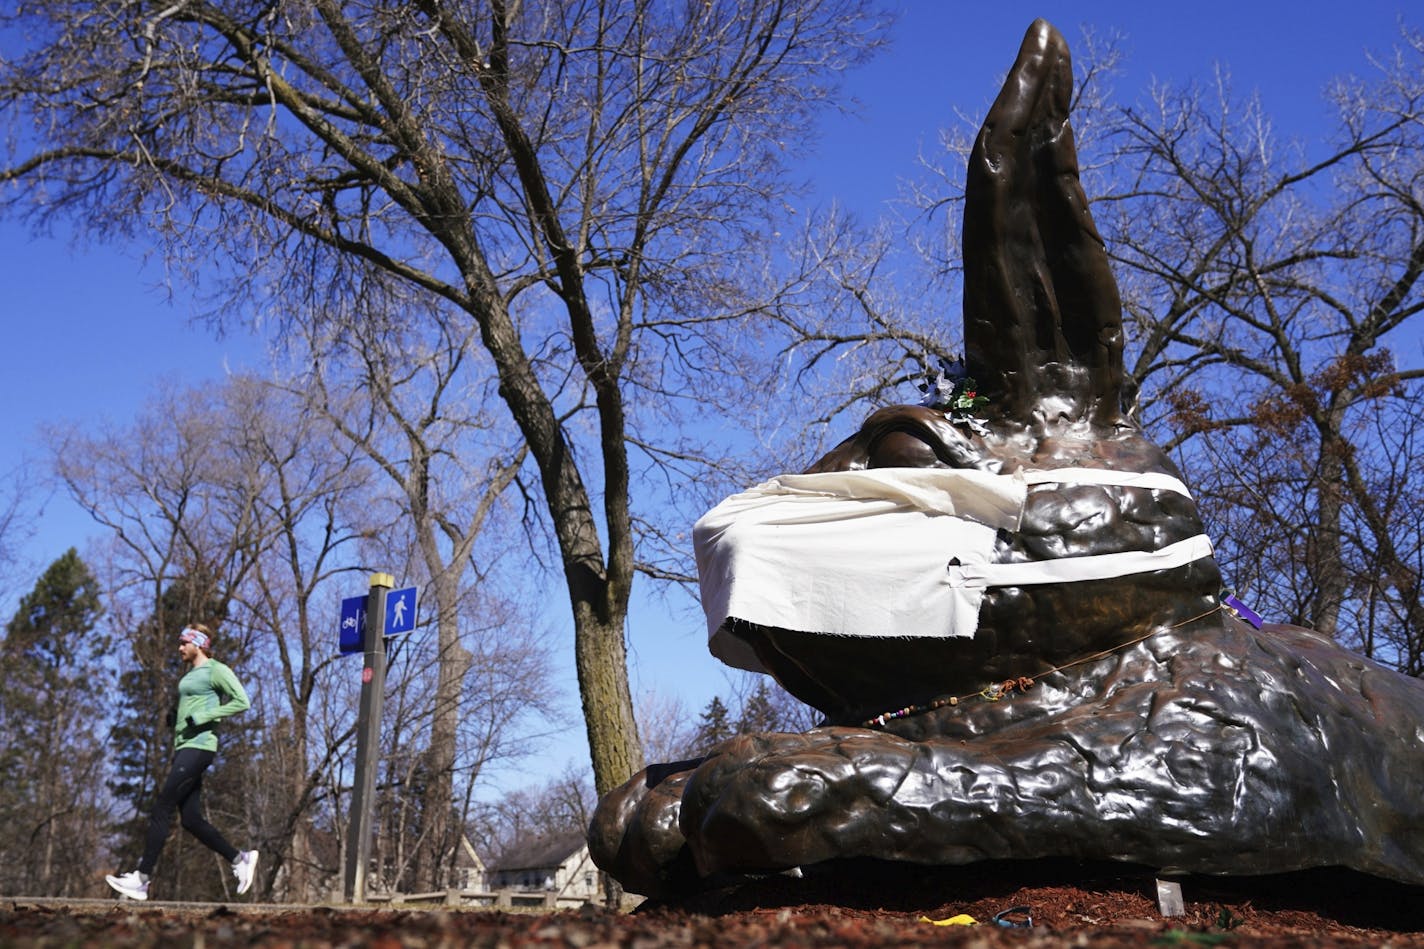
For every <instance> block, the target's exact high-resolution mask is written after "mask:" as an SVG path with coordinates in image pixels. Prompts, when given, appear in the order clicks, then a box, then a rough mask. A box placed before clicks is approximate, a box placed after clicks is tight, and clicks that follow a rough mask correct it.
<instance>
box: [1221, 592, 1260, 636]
mask: <svg viewBox="0 0 1424 949" xmlns="http://www.w3.org/2000/svg"><path fill="white" fill-rule="evenodd" d="M1221 602H1222V603H1223V604H1224V605H1225V606H1226V608H1227V609H1229V610H1231V612H1233V613H1235V614H1236V615H1237V616H1239V617H1241V618H1242V619H1244V620H1245V621H1246V622H1248V623H1250V624H1251V625H1252V626H1254V627H1256V628H1257V629H1260V628H1261V614H1259V613H1257V612H1256V611H1255V610H1253V609H1251V607H1249V606H1247V605H1246V604H1245V603H1242V602H1241V601H1240V600H1238V599H1236V594H1234V593H1228V594H1226V595H1225V596H1223V597H1222V598H1221Z"/></svg>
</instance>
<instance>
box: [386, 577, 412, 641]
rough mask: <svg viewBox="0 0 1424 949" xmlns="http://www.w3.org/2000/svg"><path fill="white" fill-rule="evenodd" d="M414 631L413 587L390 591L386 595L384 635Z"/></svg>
mask: <svg viewBox="0 0 1424 949" xmlns="http://www.w3.org/2000/svg"><path fill="white" fill-rule="evenodd" d="M413 629H415V587H406V588H405V589H404V590H392V591H391V592H389V593H387V594H386V635H387V636H395V635H396V634H398V633H408V632H410V631H411V630H413Z"/></svg>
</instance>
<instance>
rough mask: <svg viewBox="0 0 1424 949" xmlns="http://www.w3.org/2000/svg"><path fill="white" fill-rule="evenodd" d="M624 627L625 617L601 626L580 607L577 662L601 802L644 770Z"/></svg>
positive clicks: (576, 623) (576, 615)
mask: <svg viewBox="0 0 1424 949" xmlns="http://www.w3.org/2000/svg"><path fill="white" fill-rule="evenodd" d="M623 621H624V617H622V616H619V617H618V618H617V619H616V620H614V621H611V622H608V621H603V622H601V621H599V620H598V618H597V617H595V616H594V615H593V611H592V610H591V609H589V608H588V604H586V603H580V604H577V605H576V607H575V610H574V656H575V661H576V664H577V668H578V680H579V691H580V693H581V694H582V696H583V717H584V723H585V725H586V727H587V729H588V748H589V754H590V756H591V757H592V759H593V775H594V787H595V790H597V792H598V794H599V795H600V796H602V795H604V794H606V793H607V792H609V791H611V790H613V789H614V788H616V787H618V786H619V785H620V784H621V783H622V782H623V781H626V780H627V779H628V778H630V777H632V776H633V775H634V774H636V773H637V772H639V771H641V770H642V768H643V748H642V744H641V742H639V740H638V725H637V723H636V722H635V721H634V719H633V715H632V708H633V698H632V695H631V693H630V692H629V689H628V660H627V649H626V646H625V644H624V640H623ZM619 775H621V776H622V777H619Z"/></svg>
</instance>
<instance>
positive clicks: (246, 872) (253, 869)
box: [232, 850, 257, 896]
mask: <svg viewBox="0 0 1424 949" xmlns="http://www.w3.org/2000/svg"><path fill="white" fill-rule="evenodd" d="M232 872H233V873H235V874H237V895H238V896H241V895H242V894H244V893H246V892H247V891H248V890H250V889H252V881H253V879H255V878H256V876H257V851H256V850H244V851H242V852H241V853H239V854H238V855H237V859H236V860H234V861H233V862H232Z"/></svg>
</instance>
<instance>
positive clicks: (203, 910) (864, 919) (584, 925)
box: [0, 863, 1424, 949]
mask: <svg viewBox="0 0 1424 949" xmlns="http://www.w3.org/2000/svg"><path fill="white" fill-rule="evenodd" d="M1177 882H1179V883H1180V884H1181V886H1182V894H1183V897H1184V902H1185V908H1186V913H1185V915H1182V916H1178V917H1174V918H1170V919H1168V918H1163V917H1162V916H1161V914H1160V912H1159V911H1158V906H1157V902H1156V886H1155V878H1154V876H1153V874H1152V873H1151V872H1150V871H1145V870H1143V871H1138V870H1135V869H1133V868H1123V867H1120V866H1111V867H1102V866H1088V865H1082V864H1025V863H1015V864H1003V865H994V864H978V865H975V866H972V867H966V868H957V869H924V868H918V869H909V868H904V867H896V866H887V865H883V864H861V865H841V866H839V867H837V868H836V871H835V872H834V873H829V872H823V873H819V874H817V873H811V874H808V875H807V876H806V877H805V878H803V879H799V880H797V879H791V878H787V877H773V878H769V879H767V880H763V881H759V882H756V883H751V884H743V885H741V886H738V887H735V888H728V889H724V890H718V891H714V892H709V893H706V894H702V895H701V896H699V897H696V898H694V899H689V900H684V901H681V902H680V903H677V904H669V903H663V904H658V903H653V902H648V903H644V904H643V905H642V906H640V907H639V908H638V909H637V910H636V911H634V912H632V913H614V912H610V911H606V910H602V909H596V908H594V907H585V908H584V909H583V910H579V911H566V912H559V913H551V914H543V915H531V914H519V913H496V912H489V911H473V910H446V909H429V910H423V909H421V910H368V909H347V908H342V907H292V906H244V905H217V906H214V905H197V904H177V903H168V904H161V903H159V904H155V903H148V904H140V903H117V902H108V901H100V900H89V901H76V902H71V903H63V902H61V901H58V900H24V899H15V898H9V899H3V900H0V946H6V947H8V946H26V947H30V946H37V947H38V946H43V947H49V946H54V947H60V946H65V947H67V946H118V947H126V946H175V947H187V946H203V947H215V946H238V945H241V946H248V945H261V946H274V947H334V946H376V947H382V949H392V947H407V946H409V947H445V946H482V947H483V946H489V947H506V946H507V947H511V949H512V947H522V946H573V947H577V949H595V947H605V946H630V947H634V949H655V947H664V946H666V947H700V946H707V947H713V946H715V947H719V949H720V947H723V946H778V947H780V946H787V947H801V946H848V947H871V946H875V947H879V946H924V945H945V946H965V947H976V949H977V947H986V949H987V947H1001V946H1013V947H1026V949H1035V947H1046V946H1093V947H1098V946H1103V947H1129V946H1130V947H1138V946H1185V947H1192V946H1216V945H1221V946H1251V947H1255V946H1267V947H1287V946H1290V947H1323V946H1394V947H1417V949H1424V887H1408V886H1401V885H1398V884H1393V883H1389V882H1386V881H1381V880H1376V879H1373V878H1370V877H1364V876H1360V875H1358V874H1351V873H1347V872H1343V871H1338V872H1337V871H1312V872H1307V873H1299V874H1288V875H1283V876H1276V877H1268V878H1257V879H1240V878H1229V879H1228V878H1215V877H1211V878H1207V877H1181V878H1177ZM1015 907H1026V909H1025V910H1023V911H1019V912H1013V913H1011V914H1010V917H1011V918H1013V919H1014V920H1016V921H1019V922H1027V921H1028V920H1029V918H1031V920H1032V925H1031V926H1029V927H1023V928H1008V927H1003V926H999V925H996V924H995V923H994V922H993V920H994V917H995V915H996V914H999V913H1002V912H1004V911H1005V910H1011V909H1013V908H1015ZM958 914H967V915H969V916H971V917H973V918H974V919H975V920H976V923H975V924H973V925H945V926H936V925H934V924H933V922H931V920H944V919H948V918H950V917H953V916H956V915H958Z"/></svg>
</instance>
